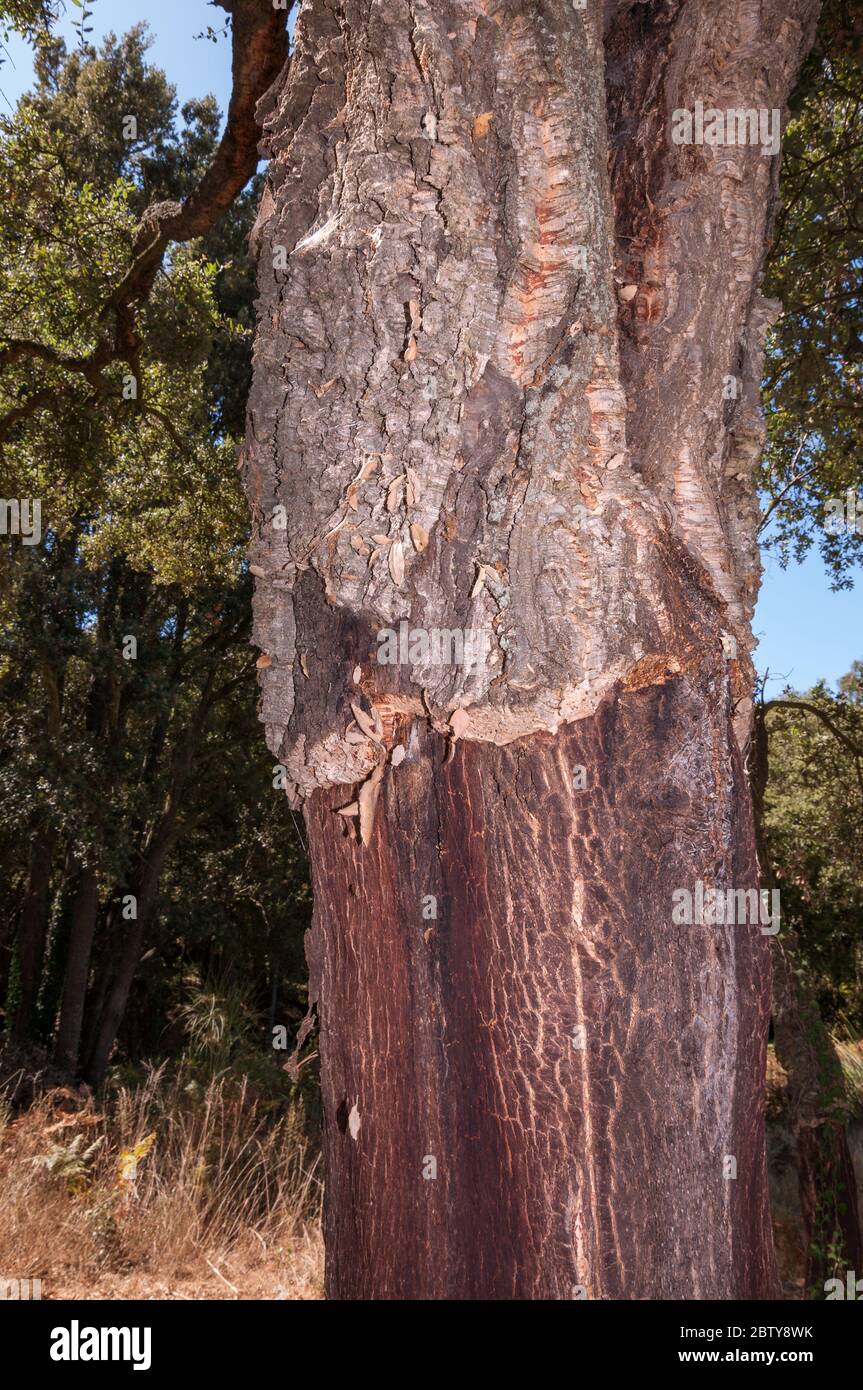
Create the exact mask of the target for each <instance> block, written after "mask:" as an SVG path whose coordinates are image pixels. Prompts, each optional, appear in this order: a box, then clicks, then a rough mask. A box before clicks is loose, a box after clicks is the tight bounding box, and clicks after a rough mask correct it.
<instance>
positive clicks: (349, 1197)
mask: <svg viewBox="0 0 863 1390" xmlns="http://www.w3.org/2000/svg"><path fill="white" fill-rule="evenodd" d="M578 765H583V766H584V767H585V768H586V769H587V781H588V787H587V790H585V791H583V792H577V791H575V790H574V789H573V769H574V768H575V767H576V766H578ZM741 791H742V774H741V769H740V765H739V761H738V759H737V757H736V754H735V752H734V744H733V737H732V735H731V728H730V721H729V707H728V701H727V696H724V695H723V693H722V677H721V676H720V675H718V674H717V673H709V672H706V671H702V672H701V673H700V674H699V675H698V676H697V677H696V678H695V679H693V680H689V679H683V678H675V679H673V680H671V681H668V682H666V683H665V684H664V685H662V686H660V687H649V688H647V689H644V690H642V691H639V692H633V693H629V694H620V695H618V696H615V697H613V698H611V699H609V700H608V701H607V702H606V703H605V704H604V705H603V706H602V708H601V709H600V710H599V711H598V712H597V714H596V716H595V717H594V718H592V719H589V720H582V721H579V722H578V723H576V724H573V725H570V726H568V727H567V729H566V730H565V731H563V732H562V733H561V734H560V735H558V737H557V738H556V739H554V738H552V737H551V736H549V735H542V736H538V737H537V738H534V739H530V740H525V741H523V742H517V743H514V744H511V745H510V746H508V747H506V748H494V747H488V746H485V745H479V744H476V743H465V744H461V743H460V744H458V745H457V747H456V751H455V754H454V756H453V757H452V759H451V760H449V761H448V760H447V750H446V746H445V742H444V740H443V739H441V738H440V737H439V736H437V735H433V734H432V735H430V736H429V735H423V734H422V733H421V732H418V733H417V734H416V736H415V737H414V739H413V740H412V742H411V746H410V751H409V755H408V759H407V761H406V762H405V763H403V764H402V765H401V766H400V767H399V768H398V769H397V770H394V771H392V772H390V773H388V775H387V778H386V781H385V785H384V793H383V804H382V807H381V810H380V813H379V824H378V826H377V827H376V831H375V835H374V838H373V841H372V844H371V845H370V846H369V847H368V848H367V849H363V848H361V847H360V846H359V844H358V842H357V840H356V837H355V835H353V834H352V833H350V832H348V831H344V832H340V831H339V829H334V825H335V821H336V818H335V817H334V815H333V808H334V807H335V806H337V805H338V804H340V801H343V800H344V796H343V795H342V796H341V797H340V796H339V794H338V792H335V791H330V792H327V793H321V794H317V795H316V796H314V797H313V798H312V800H311V803H310V806H309V809H308V813H307V823H308V828H309V835H310V842H311V843H310V848H311V855H312V863H313V866H314V886H315V903H316V907H315V926H314V930H313V932H312V933H311V935H310V940H309V955H310V959H311V961H312V963H313V988H314V989H315V990H316V992H317V994H318V1012H319V1017H320V1021H321V1058H322V1082H323V1093H324V1115H325V1149H326V1169H327V1175H328V1177H327V1193H326V1243H327V1268H328V1293H329V1295H330V1296H331V1297H336V1298H382V1297H406V1298H518V1299H566V1298H570V1297H573V1289H574V1286H576V1285H581V1286H582V1287H583V1288H584V1289H585V1290H586V1293H587V1295H588V1296H589V1297H591V1298H612V1299H615V1298H732V1297H737V1298H764V1297H770V1296H774V1295H775V1293H776V1288H777V1286H776V1276H775V1270H774V1265H773V1256H772V1246H771V1241H770V1235H769V1217H768V1209H767V1188H766V1171H765V1163H764V1149H763V1129H762V1124H763V1116H762V1106H763V1094H762V1081H761V1078H762V1077H763V1075H764V1064H765V1048H766V1019H767V1011H768V1007H769V965H768V954H767V953H768V945H767V941H766V938H765V937H763V936H762V935H761V934H760V932H759V931H758V930H757V929H752V928H746V927H739V928H730V929H728V930H723V931H719V932H717V931H716V930H715V929H714V930H711V929H709V928H700V929H699V928H697V927H689V928H686V927H675V926H672V924H671V916H670V904H671V894H672V890H673V889H674V888H675V887H677V886H679V885H680V883H681V882H691V881H694V880H695V879H696V878H698V877H701V878H702V879H703V880H708V881H713V879H714V878H719V877H722V878H725V879H726V880H727V881H728V882H732V883H735V884H741V885H747V884H748V885H750V886H751V885H754V884H755V883H756V882H757V873H756V867H755V857H754V851H753V842H752V828H751V823H750V819H749V816H748V813H747V810H746V798H745V795H741ZM429 894H432V895H434V896H435V897H436V899H437V918H436V919H435V920H427V919H426V918H424V917H423V902H422V900H423V899H424V898H425V897H426V895H429ZM580 1025H584V1027H585V1029H586V1039H585V1049H584V1050H583V1051H579V1050H577V1049H576V1047H575V1046H574V1043H573V1038H574V1035H575V1030H576V1029H577V1028H578V1027H579V1026H580ZM351 1115H353V1116H354V1117H355V1118H354V1123H355V1125H356V1124H357V1123H358V1125H359V1128H358V1130H357V1131H356V1134H355V1136H354V1135H352V1132H351V1127H350V1125H349V1123H348V1121H349V1118H350V1116H351ZM725 1155H732V1156H734V1157H736V1159H737V1174H738V1175H737V1178H736V1180H726V1179H725V1178H724V1176H723V1158H724V1156H725ZM426 1156H432V1157H434V1158H435V1159H436V1161H437V1174H438V1175H437V1178H436V1180H427V1179H425V1178H424V1177H423V1164H424V1159H425V1158H426Z"/></svg>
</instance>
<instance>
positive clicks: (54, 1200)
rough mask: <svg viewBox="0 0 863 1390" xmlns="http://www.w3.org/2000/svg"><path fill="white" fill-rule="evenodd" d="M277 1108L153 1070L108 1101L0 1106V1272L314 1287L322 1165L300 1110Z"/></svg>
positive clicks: (135, 1283) (258, 1290) (228, 1293)
mask: <svg viewBox="0 0 863 1390" xmlns="http://www.w3.org/2000/svg"><path fill="white" fill-rule="evenodd" d="M274 1108H275V1107H274V1105H273V1103H272V1102H270V1103H269V1104H266V1103H265V1104H262V1103H261V1102H260V1101H259V1100H257V1099H255V1098H254V1097H253V1096H252V1094H251V1093H250V1089H249V1086H248V1083H247V1082H245V1081H244V1080H237V1079H235V1078H234V1077H231V1076H224V1075H223V1076H220V1077H216V1078H215V1079H213V1080H211V1081H209V1082H208V1083H206V1084H202V1083H199V1082H196V1081H195V1080H194V1079H193V1077H192V1076H190V1075H188V1074H184V1073H183V1071H182V1070H181V1072H180V1073H179V1074H178V1075H176V1076H174V1077H173V1078H172V1079H168V1078H167V1077H166V1076H165V1074H164V1072H163V1071H162V1070H155V1071H152V1072H151V1073H150V1074H149V1076H148V1077H147V1079H146V1081H145V1082H144V1083H143V1084H141V1085H139V1086H137V1087H135V1088H134V1089H129V1088H123V1089H120V1090H119V1091H117V1092H116V1093H115V1094H114V1095H113V1096H112V1097H111V1100H110V1103H109V1106H108V1109H107V1111H106V1112H102V1111H99V1110H97V1109H96V1108H95V1106H94V1103H93V1100H92V1098H86V1097H81V1096H78V1095H77V1094H76V1093H74V1092H71V1091H68V1090H64V1089H56V1090H53V1091H50V1092H48V1093H47V1094H46V1095H44V1096H43V1097H41V1098H40V1099H39V1100H38V1101H37V1102H36V1103H35V1104H34V1105H33V1106H31V1108H30V1109H29V1110H27V1111H26V1112H25V1113H24V1114H23V1115H21V1116H20V1117H19V1118H17V1119H12V1118H11V1117H10V1114H9V1111H8V1109H7V1110H5V1111H4V1112H2V1113H0V1277H3V1278H22V1279H23V1278H41V1279H42V1281H43V1297H44V1298H147V1297H155V1298H273V1299H279V1298H281V1299H315V1298H321V1297H322V1296H323V1294H322V1264H323V1255H322V1242H321V1237H320V1221H319V1208H320V1183H319V1180H318V1177H317V1171H316V1170H317V1160H316V1159H315V1158H314V1157H313V1156H312V1155H311V1153H310V1150H309V1146H308V1143H307V1141H306V1139H305V1137H304V1132H303V1124H302V1115H301V1113H300V1112H299V1110H298V1109H297V1108H296V1107H294V1108H288V1109H285V1108H284V1107H279V1109H280V1111H281V1113H277V1114H275V1115H274V1114H273V1113H268V1112H272V1111H273V1110H274ZM150 1136H152V1138H151V1137H150ZM136 1150H137V1158H136Z"/></svg>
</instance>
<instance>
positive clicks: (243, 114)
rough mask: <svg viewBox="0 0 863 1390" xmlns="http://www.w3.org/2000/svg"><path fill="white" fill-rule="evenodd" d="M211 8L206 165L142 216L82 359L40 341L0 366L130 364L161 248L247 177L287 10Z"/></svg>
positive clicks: (229, 0) (2, 358) (13, 419)
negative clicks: (218, 51) (213, 51)
mask: <svg viewBox="0 0 863 1390" xmlns="http://www.w3.org/2000/svg"><path fill="white" fill-rule="evenodd" d="M217 3H218V4H219V5H220V6H221V8H222V9H223V10H226V11H227V12H228V13H229V14H230V16H231V46H232V66H231V73H232V87H231V100H230V103H229V105H228V118H227V123H226V125H225V131H224V134H223V135H222V139H221V141H220V143H219V148H218V149H217V150H216V153H215V155H214V156H213V160H212V163H211V164H210V167H209V168H208V170H207V172H206V173H205V174H204V176H203V178H202V179H201V182H200V183H199V184H198V187H197V188H195V189H193V191H192V192H191V193H190V194H189V196H188V197H187V198H186V200H185V201H184V202H183V203H174V202H163V203H155V204H154V205H153V206H152V207H150V208H148V209H147V211H146V212H145V213H144V215H143V217H142V219H141V223H140V225H139V227H138V230H137V232H136V234H135V240H134V243H133V259H132V263H131V265H130V266H129V268H128V270H127V271H126V274H125V275H124V276H123V279H122V280H121V281H120V284H119V285H118V286H117V288H116V289H115V290H114V292H113V294H112V295H111V296H110V297H109V299H108V300H107V301H106V303H105V304H104V305H103V307H102V309H101V311H100V314H99V323H100V325H104V326H105V327H106V328H107V334H106V336H105V337H103V338H102V340H101V341H100V342H99V343H98V344H97V346H96V347H95V348H94V349H93V351H92V352H91V353H90V354H89V355H88V356H86V357H67V356H65V355H64V354H63V353H60V352H57V351H56V350H55V349H53V348H50V347H47V346H45V345H44V344H41V343H35V342H30V341H27V340H19V341H16V342H13V343H9V344H8V345H7V347H5V348H4V349H3V350H2V351H0V369H2V368H3V367H5V366H8V365H10V364H11V363H13V362H17V361H19V360H21V359H22V358H25V357H30V358H34V359H39V360H41V361H45V362H50V363H52V364H54V365H56V366H59V367H63V368H65V369H66V370H67V371H73V372H80V373H81V375H82V376H84V377H85V378H86V379H87V380H88V381H89V382H90V383H91V384H93V383H94V379H96V378H98V376H99V375H100V373H101V372H102V371H103V369H104V368H105V367H106V366H108V364H109V363H110V362H113V361H126V362H130V363H132V362H134V360H135V357H136V355H137V353H138V350H139V348H140V338H139V336H138V330H137V322H136V320H137V313H138V310H139V308H140V306H141V305H142V304H143V303H145V302H146V300H147V298H148V297H149V294H150V291H151V290H152V288H153V283H154V281H155V278H156V275H157V274H158V272H159V268H160V266H161V264H162V259H163V257H164V254H165V251H166V249H167V247H168V245H169V243H170V242H172V241H175V242H176V241H191V240H193V238H195V237H199V236H203V235H204V234H205V233H206V232H208V231H209V230H210V228H211V227H213V226H215V224H216V222H218V220H219V218H220V217H221V216H222V214H223V213H224V212H226V211H227V209H228V208H229V207H230V206H231V204H232V203H233V201H234V199H235V198H236V197H237V196H238V194H239V193H241V192H242V190H243V188H244V187H245V186H246V184H247V183H248V182H249V180H250V179H251V178H252V176H253V174H254V173H255V170H256V168H257V165H258V139H259V136H260V129H259V126H258V122H257V119H256V115H255V111H256V107H257V104H258V102H259V101H260V99H261V97H262V96H264V95H265V93H266V92H267V91H268V90H269V88H270V87H272V85H273V83H274V82H275V81H276V80H277V78H278V77H279V74H280V73H281V71H282V69H283V67H284V65H285V62H286V61H287V57H288V31H287V18H288V14H289V12H290V8H289V9H287V10H283V9H276V8H274V7H273V6H272V5H270V4H264V3H262V0H217ZM111 325H112V326H111ZM55 389H56V388H55ZM48 394H50V392H48ZM45 396H46V392H45V391H44V390H43V391H40V392H38V393H37V395H36V396H35V397H31V399H30V401H25V402H24V403H23V405H20V406H17V407H16V408H15V410H13V411H10V412H8V413H7V414H6V415H4V416H2V417H0V439H2V438H3V437H4V436H5V435H6V433H7V432H8V430H9V429H10V428H11V426H12V425H13V424H15V423H17V421H18V420H20V419H23V418H26V417H27V416H28V415H30V414H32V413H33V411H34V410H35V409H36V408H38V406H39V405H41V404H42V403H43V401H44V399H45Z"/></svg>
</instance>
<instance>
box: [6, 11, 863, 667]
mask: <svg viewBox="0 0 863 1390" xmlns="http://www.w3.org/2000/svg"><path fill="white" fill-rule="evenodd" d="M90 7H91V8H92V10H93V19H92V20H91V21H90V22H91V23H92V25H93V28H94V33H93V35H92V36H91V37H92V38H94V39H97V40H98V39H99V38H101V36H102V34H103V33H105V32H106V30H108V29H113V30H115V31H116V32H118V33H122V32H123V31H124V30H125V29H128V28H130V27H131V26H132V25H133V24H137V23H139V22H140V20H141V19H146V21H147V23H148V24H149V26H150V29H151V31H152V34H153V40H154V42H153V47H152V50H151V55H152V58H153V61H154V62H157V63H159V64H160V66H162V67H163V68H164V69H165V71H166V73H167V74H168V77H169V79H170V80H171V81H172V82H173V83H174V84H175V86H176V88H177V95H178V97H179V99H180V102H183V101H185V100H186V99H187V98H189V97H192V96H201V95H203V94H204V93H206V92H214V93H215V95H216V97H217V98H218V100H219V102H220V105H221V106H222V109H223V110H224V108H225V107H226V106H227V100H228V93H229V91H230V66H231V64H230V50H229V47H228V45H227V43H226V42H225V41H224V40H220V42H219V43H217V44H213V43H210V42H208V41H207V40H206V39H198V40H197V41H196V40H195V37H194V36H195V35H196V34H200V33H201V32H202V31H204V30H206V28H207V26H208V25H211V26H212V27H213V28H214V29H218V28H220V27H221V26H222V23H223V21H224V11H223V10H220V9H218V8H216V7H215V6H213V5H211V4H209V3H208V0H146V4H144V3H142V0H90ZM67 10H68V14H67V17H66V19H65V21H64V22H63V23H62V25H61V32H63V33H64V34H66V35H67V36H68V37H69V38H70V40H72V41H74V33H73V29H72V23H73V20H74V19H75V17H77V15H78V13H79V12H78V11H76V10H75V8H74V6H72V5H71V4H69V5H67ZM4 59H5V61H4V62H3V65H2V67H0V92H2V93H3V94H4V96H5V97H6V99H7V102H8V103H9V104H11V105H13V106H14V103H15V101H16V100H17V98H18V97H19V96H20V95H21V93H22V92H24V91H26V89H27V87H28V86H29V85H30V80H31V74H32V62H31V60H30V54H29V50H28V49H27V47H26V45H25V44H23V43H21V42H20V41H16V40H15V39H13V40H12V41H11V42H10V45H9V50H8V53H7V54H5V55H4ZM4 105H6V103H4ZM7 109H8V106H7ZM764 564H765V573H764V583H763V586H762V590H761V598H760V600H759V603H758V609H757V612H756V616H755V624H754V628H755V634H756V636H757V637H758V638H759V646H758V650H757V652H756V654H755V660H756V664H757V666H758V669H759V671H761V672H763V671H765V670H769V671H770V673H771V680H770V684H769V687H768V688H769V690H770V691H771V692H772V693H774V694H775V693H777V692H778V690H779V689H780V688H781V687H782V686H783V685H784V684H785V682H786V681H787V682H789V683H790V684H792V685H794V686H795V687H796V688H797V689H798V690H802V689H805V688H807V687H809V686H810V685H813V684H814V683H815V681H817V680H818V679H819V678H821V677H824V678H825V679H826V680H828V681H830V682H833V681H836V680H837V679H838V678H839V677H840V676H841V675H843V674H844V673H845V672H846V671H847V670H848V668H849V667H850V665H851V663H852V661H855V660H858V659H863V573H860V572H859V571H858V578H857V584H856V586H855V588H854V589H853V590H852V591H851V592H850V593H849V592H847V591H844V592H842V593H833V592H832V591H831V589H830V585H829V582H828V580H827V578H826V576H825V574H824V567H823V565H822V563H821V560H820V558H819V557H818V555H815V554H810V556H809V557H808V558H807V560H806V561H805V562H804V563H803V564H802V565H795V564H791V565H789V567H788V569H787V570H782V569H780V567H779V565H778V563H777V562H776V561H775V560H774V559H772V558H771V557H769V556H768V557H765V562H764Z"/></svg>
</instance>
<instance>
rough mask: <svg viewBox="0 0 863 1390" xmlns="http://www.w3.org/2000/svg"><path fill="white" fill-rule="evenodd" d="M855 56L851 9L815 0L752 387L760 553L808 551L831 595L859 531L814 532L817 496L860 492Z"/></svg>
mask: <svg viewBox="0 0 863 1390" xmlns="http://www.w3.org/2000/svg"><path fill="white" fill-rule="evenodd" d="M861 55H863V22H861V19H860V14H859V9H858V8H857V7H854V6H852V5H851V4H848V3H847V0H827V3H826V4H825V6H824V9H823V12H822V17H821V23H820V26H819V31H818V37H817V40H816V44H815V47H814V49H813V51H812V53H811V54H810V57H809V58H808V60H807V62H806V64H805V67H804V70H803V73H802V74H801V80H800V83H799V86H798V88H797V90H796V92H795V94H794V97H793V100H792V118H791V120H790V123H789V125H788V128H787V130H786V132H785V134H784V137H783V153H782V180H781V184H780V193H781V206H780V209H779V214H778V217H777V221H776V227H775V231H774V237H773V246H772V250H771V254H770V258H769V261H768V267H767V276H766V282H765V289H766V292H767V293H768V294H770V295H772V296H775V297H776V298H778V299H779V300H781V301H782V303H783V305H784V310H785V312H784V314H783V315H782V317H781V318H780V319H779V321H778V323H777V324H776V326H775V327H774V329H773V332H772V334H771V336H770V339H769V343H768V358H767V377H766V381H765V387H764V397H765V404H766V407H767V410H768V446H767V449H766V452H765V455H764V459H763V466H762V479H761V481H762V487H763V489H764V492H765V494H766V496H767V498H768V505H769V504H770V503H771V502H775V503H776V506H775V508H774V510H773V512H772V515H771V524H770V527H769V529H768V530H767V532H766V544H767V545H768V546H769V547H771V548H773V549H774V550H775V551H776V553H777V554H778V556H779V558H780V560H781V561H782V563H787V562H788V560H789V559H791V558H794V559H801V558H802V557H803V556H804V555H805V554H806V552H807V550H808V549H809V547H810V546H811V545H812V544H813V543H814V542H817V544H818V547H819V549H820V552H821V555H822V557H823V559H824V562H825V565H826V566H827V569H828V572H829V573H830V574H831V577H832V580H833V583H834V585H835V587H838V588H841V587H847V586H850V584H851V582H852V567H853V565H854V564H855V562H859V560H860V559H861V557H863V534H861V533H854V532H853V531H851V530H847V529H843V530H841V531H838V532H837V533H835V534H833V533H831V531H830V530H827V529H825V508H826V505H827V502H828V501H829V499H831V498H839V499H843V500H844V498H845V495H846V491H847V489H849V488H851V489H854V490H855V491H856V490H860V489H863V379H861V364H863V341H861V331H863V296H861V272H863V83H861ZM780 499H781V500H780ZM860 521H861V526H863V509H861V518H860Z"/></svg>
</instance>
